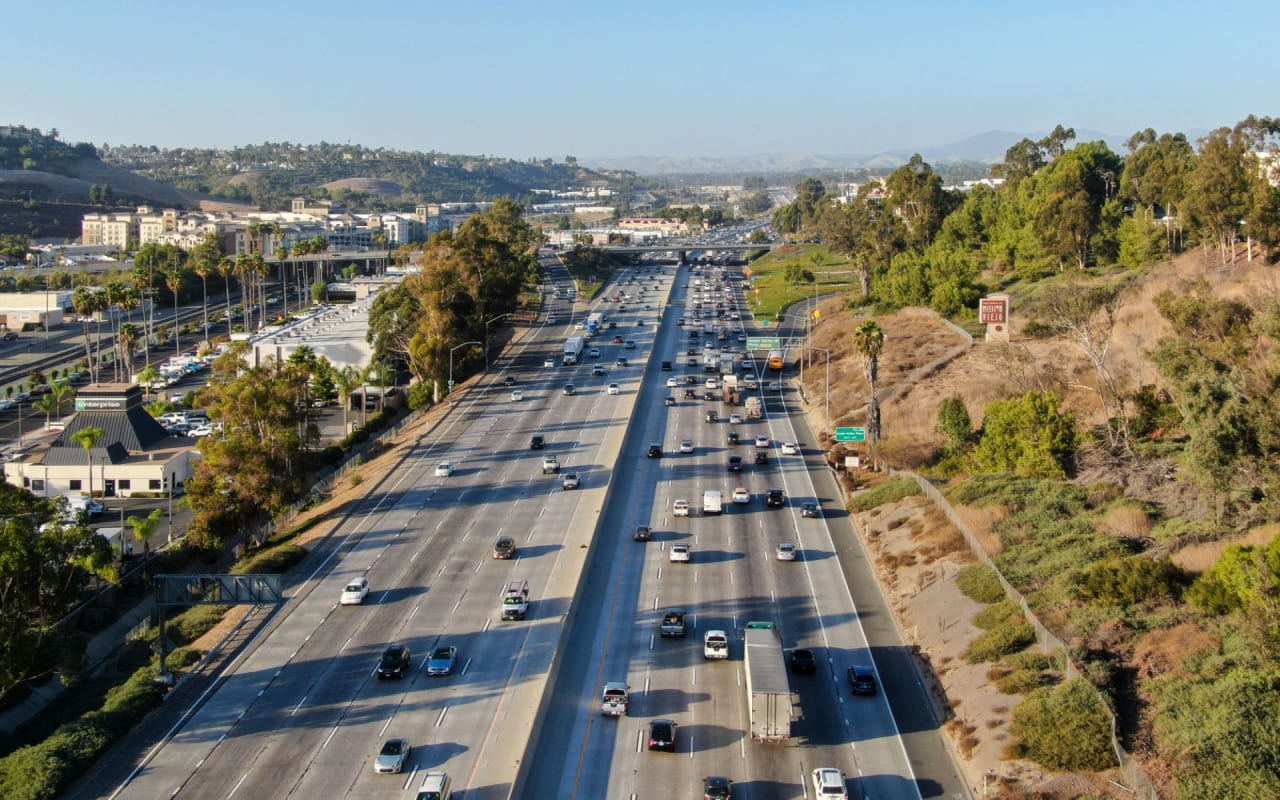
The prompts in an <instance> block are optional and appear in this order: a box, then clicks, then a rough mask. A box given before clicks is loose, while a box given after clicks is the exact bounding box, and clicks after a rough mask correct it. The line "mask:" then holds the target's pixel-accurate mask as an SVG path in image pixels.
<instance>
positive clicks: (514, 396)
mask: <svg viewBox="0 0 1280 800" xmlns="http://www.w3.org/2000/svg"><path fill="white" fill-rule="evenodd" d="M511 399H512V400H514V401H515V402H517V403H518V402H520V401H521V400H523V399H524V392H522V391H520V390H519V389H517V390H515V391H514V392H512V393H511Z"/></svg>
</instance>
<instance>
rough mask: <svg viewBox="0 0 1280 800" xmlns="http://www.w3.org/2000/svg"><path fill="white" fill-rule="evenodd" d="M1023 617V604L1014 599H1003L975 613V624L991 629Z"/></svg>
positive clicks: (985, 629) (984, 628) (986, 629)
mask: <svg viewBox="0 0 1280 800" xmlns="http://www.w3.org/2000/svg"><path fill="white" fill-rule="evenodd" d="M1023 618H1024V617H1023V614H1022V607H1021V606H1019V605H1018V604H1017V603H1015V602H1014V601H1013V600H1001V601H1000V602H999V603H996V604H995V605H993V606H987V607H986V608H984V609H982V610H981V611H979V612H978V613H977V614H974V615H973V624H974V625H977V626H978V627H979V628H982V629H983V630H984V631H989V630H991V629H992V628H996V627H999V626H1000V625H1003V624H1005V623H1006V622H1018V621H1020V620H1022V619H1023Z"/></svg>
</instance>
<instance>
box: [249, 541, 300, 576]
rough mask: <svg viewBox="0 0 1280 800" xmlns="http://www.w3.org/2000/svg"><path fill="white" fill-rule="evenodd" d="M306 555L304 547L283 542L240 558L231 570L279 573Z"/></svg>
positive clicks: (269, 573)
mask: <svg viewBox="0 0 1280 800" xmlns="http://www.w3.org/2000/svg"><path fill="white" fill-rule="evenodd" d="M306 556H307V551H306V550H305V549H304V548H301V547H298V546H297V545H292V544H283V545H280V546H279V547H272V548H270V549H268V550H261V551H259V552H257V553H254V554H252V555H250V556H248V557H246V558H242V559H240V561H239V562H237V563H236V565H235V566H234V567H232V568H231V572H232V573H233V574H235V575H264V574H265V575H279V574H280V573H282V572H284V571H285V570H287V569H289V567H292V566H293V565H294V564H297V563H298V562H299V561H301V560H302V559H304V558H306Z"/></svg>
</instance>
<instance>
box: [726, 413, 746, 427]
mask: <svg viewBox="0 0 1280 800" xmlns="http://www.w3.org/2000/svg"><path fill="white" fill-rule="evenodd" d="M744 422H746V419H745V418H744V417H743V416H742V415H741V414H730V415H729V424H730V425H741V424H742V423H744Z"/></svg>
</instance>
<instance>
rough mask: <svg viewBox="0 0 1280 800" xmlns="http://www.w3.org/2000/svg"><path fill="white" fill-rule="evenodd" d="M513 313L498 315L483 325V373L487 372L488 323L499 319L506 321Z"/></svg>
mask: <svg viewBox="0 0 1280 800" xmlns="http://www.w3.org/2000/svg"><path fill="white" fill-rule="evenodd" d="M514 313H515V312H514V311H512V312H509V313H507V314H499V315H498V316H496V317H494V318H493V319H491V320H489V321H488V322H486V323H485V324H484V371H485V372H488V371H489V325H490V323H493V322H497V321H498V320H500V319H506V318H507V317H509V316H511V315H512V314H514Z"/></svg>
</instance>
